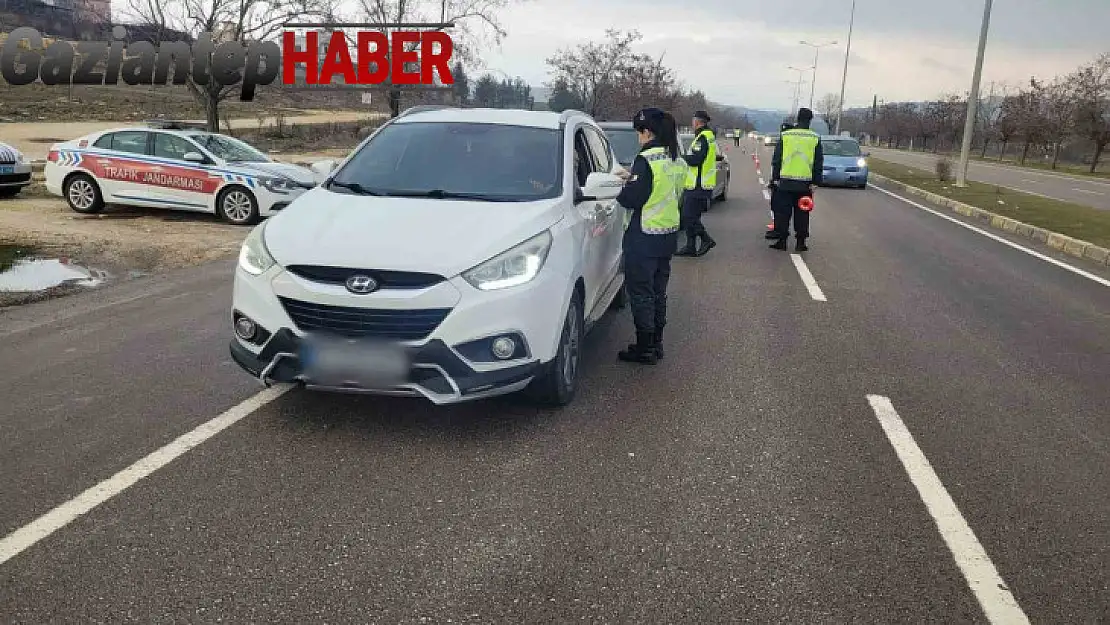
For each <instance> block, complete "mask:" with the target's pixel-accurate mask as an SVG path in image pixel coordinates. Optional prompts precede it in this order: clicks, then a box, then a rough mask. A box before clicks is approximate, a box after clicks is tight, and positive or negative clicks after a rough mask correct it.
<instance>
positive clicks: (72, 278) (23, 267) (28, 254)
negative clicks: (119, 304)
mask: <svg viewBox="0 0 1110 625" xmlns="http://www.w3.org/2000/svg"><path fill="white" fill-rule="evenodd" d="M109 277H110V276H109V275H108V273H107V272H105V271H102V270H100V269H94V268H89V267H84V266H82V265H79V264H76V263H74V262H73V261H72V260H70V259H68V258H42V257H40V256H38V255H36V253H35V250H34V249H31V248H26V247H22V246H15V245H0V293H34V292H38V291H45V290H47V289H52V288H54V287H58V286H62V285H75V286H82V287H96V286H100V285H101V284H103V283H104V282H105V280H107V279H108V278H109Z"/></svg>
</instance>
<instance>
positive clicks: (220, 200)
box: [216, 185, 261, 226]
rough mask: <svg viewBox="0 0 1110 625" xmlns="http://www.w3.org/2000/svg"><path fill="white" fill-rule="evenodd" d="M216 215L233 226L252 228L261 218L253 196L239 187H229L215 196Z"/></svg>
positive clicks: (244, 188)
mask: <svg viewBox="0 0 1110 625" xmlns="http://www.w3.org/2000/svg"><path fill="white" fill-rule="evenodd" d="M216 215H217V216H218V217H219V218H220V219H222V220H224V221H226V222H227V223H229V224H232V225H235V226H253V225H254V224H256V223H258V220H259V218H260V217H261V213H259V211H258V200H257V199H255V197H254V194H253V193H251V192H250V191H249V190H248V189H247V188H246V187H242V186H239V185H230V186H228V187H227V188H226V189H224V190H223V191H220V194H219V195H218V196H216Z"/></svg>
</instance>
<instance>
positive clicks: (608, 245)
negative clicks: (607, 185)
mask: <svg viewBox="0 0 1110 625" xmlns="http://www.w3.org/2000/svg"><path fill="white" fill-rule="evenodd" d="M584 130H585V133H586V142H587V144H588V146H589V148H590V155H591V156H592V158H593V166H594V171H602V172H606V173H613V172H614V171H615V170H616V168H617V166H618V164H617V162H616V159H615V158H614V157H613V148H612V146H611V144H610V143H609V139H608V138H607V137H606V136H605V134H604V133H602V132H601V131H599V130H598V129H596V128H593V127H591V126H586V127H585V129H584ZM598 204H599V206H600V215H599V216H598V219H599V227H604V229H605V231H604V233H603V234H602V235H601V238H602V239H603V241H602V243H601V249H600V250H599V251H600V253H601V254H602V256H603V259H602V275H601V281H602V284H601V285H600V288H603V289H604V288H606V287H608V286H609V283H610V282H612V280H613V279H614V278H615V277H616V276H617V274H618V273H620V269H621V254H622V252H623V247H624V213H623V209H621V207H620V206H619V205H618V204H617V200H616V198H614V199H612V200H604V201H602V202H598Z"/></svg>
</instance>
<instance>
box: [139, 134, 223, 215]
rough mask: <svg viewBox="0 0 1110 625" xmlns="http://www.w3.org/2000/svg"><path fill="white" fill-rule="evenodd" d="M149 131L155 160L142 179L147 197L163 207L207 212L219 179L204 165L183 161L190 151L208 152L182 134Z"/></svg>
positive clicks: (202, 153) (201, 153) (203, 154)
mask: <svg viewBox="0 0 1110 625" xmlns="http://www.w3.org/2000/svg"><path fill="white" fill-rule="evenodd" d="M151 134H152V135H153V137H152V141H151V155H152V156H153V157H154V159H155V160H156V162H154V163H152V164H151V166H150V172H149V173H148V174H147V176H146V179H145V183H146V192H147V194H148V195H149V197H150V199H151V200H152V201H155V202H158V203H159V204H161V205H162V206H165V207H166V208H176V209H183V210H196V211H207V210H208V207H209V204H210V199H211V196H212V194H213V193H215V191H216V188H217V187H218V186H219V181H218V180H217V179H216V178H215V177H214V176H212V175H210V173H209V170H208V168H207V166H205V165H203V164H198V163H191V162H189V161H186V160H185V155H186V154H188V153H190V152H196V153H197V154H200V155H202V156H205V157H206V158H207V155H206V154H205V153H204V151H203V150H201V149H200V148H199V147H197V146H196V145H195V144H194V143H193V142H192V141H189V140H188V139H186V138H185V137H182V136H179V135H176V134H173V133H169V132H154V133H151Z"/></svg>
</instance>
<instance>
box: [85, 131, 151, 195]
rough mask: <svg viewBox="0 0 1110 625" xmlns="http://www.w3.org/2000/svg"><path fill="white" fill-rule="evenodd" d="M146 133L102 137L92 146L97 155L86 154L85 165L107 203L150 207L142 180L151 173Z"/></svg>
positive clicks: (115, 133) (122, 132)
mask: <svg viewBox="0 0 1110 625" xmlns="http://www.w3.org/2000/svg"><path fill="white" fill-rule="evenodd" d="M149 141H150V133H149V132H147V131H145V130H120V131H117V132H111V133H108V134H106V135H102V136H101V137H100V138H99V139H97V140H96V143H94V144H93V149H94V150H95V151H96V152H95V153H90V154H87V155H86V158H85V159H83V160H85V162H83V163H82V164H84V165H85V166H87V167H88V169H89V171H90V172H91V173H92V174H93V175H94V176H95V177H96V179H97V184H98V185H100V192H101V193H102V194H103V195H104V199H105V201H108V202H111V201H113V200H115V201H118V202H120V203H122V204H148V203H149V197H148V196H147V195H146V191H145V187H144V185H143V178H144V177H145V175H146V174H147V173H148V170H149V167H150V162H149V161H148V160H147V144H148V143H149Z"/></svg>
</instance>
